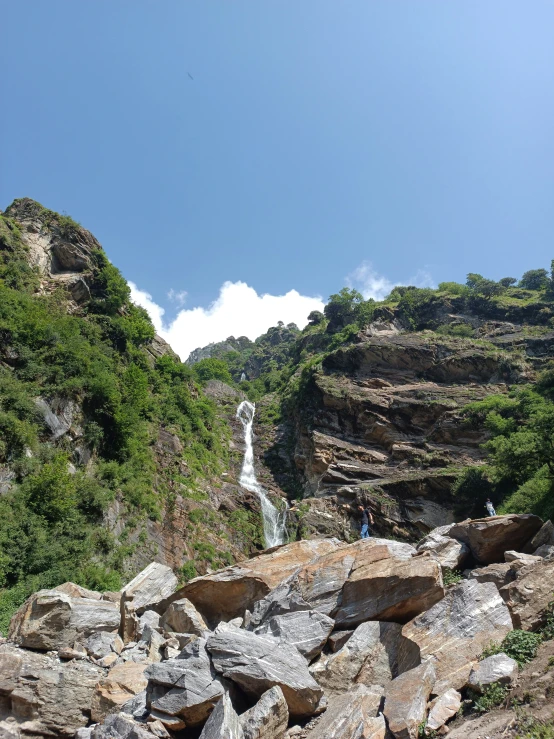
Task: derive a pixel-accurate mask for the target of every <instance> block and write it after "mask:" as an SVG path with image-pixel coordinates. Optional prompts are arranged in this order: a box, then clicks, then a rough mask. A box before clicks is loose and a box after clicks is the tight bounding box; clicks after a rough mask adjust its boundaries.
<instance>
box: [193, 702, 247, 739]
mask: <svg viewBox="0 0 554 739" xmlns="http://www.w3.org/2000/svg"><path fill="white" fill-rule="evenodd" d="M200 739H244V734H243V731H242V727H241V725H240V721H239V717H238V716H237V714H236V712H235V709H234V708H233V705H232V703H231V699H230V698H229V696H228V695H227V693H225V694H224V695H223V697H222V698H221V700H220V701H219V702H218V703H217V705H216V707H215V708H214V710H213V712H212V714H211V716H210V717H209V719H208V720H207V721H206V724H205V726H204V728H203V729H202V733H201V734H200Z"/></svg>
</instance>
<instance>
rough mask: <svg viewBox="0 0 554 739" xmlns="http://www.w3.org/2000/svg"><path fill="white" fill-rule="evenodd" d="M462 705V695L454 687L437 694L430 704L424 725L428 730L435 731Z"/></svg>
mask: <svg viewBox="0 0 554 739" xmlns="http://www.w3.org/2000/svg"><path fill="white" fill-rule="evenodd" d="M461 705H462V696H461V695H460V693H458V691H457V690H454V688H450V690H447V691H446V693H443V694H442V695H440V696H438V697H437V698H436V699H435V700H434V701H433V702H432V704H431V710H430V711H429V716H428V717H427V723H426V725H425V728H426V730H428V731H437V729H440V728H441V726H444V725H445V723H446V722H447V721H448V719H451V718H452V716H455V715H456V714H457V713H458V711H459V710H460V706H461Z"/></svg>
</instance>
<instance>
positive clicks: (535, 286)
mask: <svg viewBox="0 0 554 739" xmlns="http://www.w3.org/2000/svg"><path fill="white" fill-rule="evenodd" d="M548 281H549V280H548V272H547V271H546V270H545V269H530V270H528V271H527V272H525V273H524V274H523V276H522V278H521V280H520V281H519V287H523V288H525V289H526V290H543V289H544V288H545V287H548Z"/></svg>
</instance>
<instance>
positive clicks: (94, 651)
mask: <svg viewBox="0 0 554 739" xmlns="http://www.w3.org/2000/svg"><path fill="white" fill-rule="evenodd" d="M85 649H86V650H87V653H88V654H89V655H90V656H91V657H94V659H102V657H106V655H108V654H110V653H111V652H115V653H116V654H121V650H122V649H123V642H122V641H121V638H120V636H119V634H114V633H110V632H109V631H98V632H97V633H96V634H92V635H91V636H89V638H88V639H87V640H86V641H85Z"/></svg>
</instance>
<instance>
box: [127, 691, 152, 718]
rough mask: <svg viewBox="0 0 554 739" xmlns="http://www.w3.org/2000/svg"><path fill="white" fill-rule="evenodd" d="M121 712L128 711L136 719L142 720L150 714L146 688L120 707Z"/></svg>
mask: <svg viewBox="0 0 554 739" xmlns="http://www.w3.org/2000/svg"><path fill="white" fill-rule="evenodd" d="M120 712H121V713H128V714H129V715H130V716H132V717H133V718H134V719H137V720H138V721H142V720H143V719H144V718H145V717H146V716H147V714H148V708H147V707H146V690H141V692H140V693H137V694H136V695H134V696H133V697H132V698H130V699H129V700H128V701H127V703H124V704H123V705H122V706H121V708H120Z"/></svg>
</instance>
